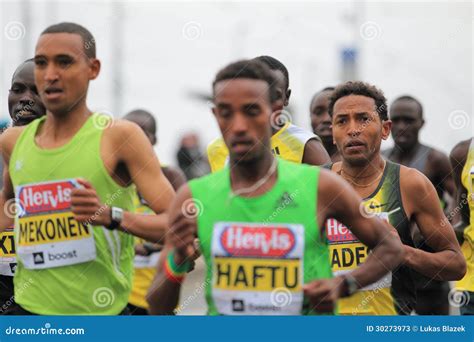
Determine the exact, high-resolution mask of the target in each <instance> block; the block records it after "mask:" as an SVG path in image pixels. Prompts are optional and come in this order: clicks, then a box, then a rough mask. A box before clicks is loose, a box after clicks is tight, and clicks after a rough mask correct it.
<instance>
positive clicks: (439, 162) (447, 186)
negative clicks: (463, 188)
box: [432, 150, 456, 197]
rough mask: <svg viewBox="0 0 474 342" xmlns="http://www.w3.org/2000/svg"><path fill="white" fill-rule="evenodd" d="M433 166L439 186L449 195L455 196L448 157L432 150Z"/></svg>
mask: <svg viewBox="0 0 474 342" xmlns="http://www.w3.org/2000/svg"><path fill="white" fill-rule="evenodd" d="M432 160H433V168H434V169H435V170H436V174H437V177H436V179H437V180H438V182H439V185H438V186H439V187H440V188H441V189H442V190H444V191H446V192H447V193H448V194H449V196H451V197H454V196H455V189H456V187H455V185H454V180H453V173H452V171H453V170H452V168H451V164H450V163H449V159H448V157H447V156H446V155H445V154H444V153H442V152H440V151H436V150H433V157H432Z"/></svg>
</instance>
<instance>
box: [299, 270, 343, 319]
mask: <svg viewBox="0 0 474 342" xmlns="http://www.w3.org/2000/svg"><path fill="white" fill-rule="evenodd" d="M344 284H345V283H344V279H343V278H342V277H335V278H331V279H320V280H315V281H312V282H311V283H308V284H305V285H303V292H304V294H305V296H307V297H308V298H309V302H310V305H311V309H313V310H315V311H317V312H322V313H329V312H333V311H334V309H335V308H336V304H337V300H338V299H339V298H341V296H342V294H343V292H344V286H345V285H344Z"/></svg>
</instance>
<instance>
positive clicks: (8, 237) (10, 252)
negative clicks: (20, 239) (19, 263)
mask: <svg viewBox="0 0 474 342" xmlns="http://www.w3.org/2000/svg"><path fill="white" fill-rule="evenodd" d="M15 270H16V254H15V237H14V232H13V228H7V229H5V231H4V232H3V233H0V275H4V276H10V277H12V276H13V275H14V274H15Z"/></svg>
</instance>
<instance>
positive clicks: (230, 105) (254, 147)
mask: <svg viewBox="0 0 474 342" xmlns="http://www.w3.org/2000/svg"><path fill="white" fill-rule="evenodd" d="M214 94H215V95H214V105H215V107H214V108H213V112H214V114H215V116H216V119H217V123H218V125H219V128H220V130H221V133H222V137H223V138H224V141H225V143H226V145H227V147H228V149H229V153H230V158H231V159H232V160H233V161H238V162H240V163H242V162H243V163H248V162H252V161H254V160H257V159H259V158H261V157H262V156H263V155H264V153H265V149H269V147H270V137H271V126H270V115H271V113H272V106H271V104H270V99H269V87H268V84H267V83H266V82H265V81H262V80H254V79H247V78H237V79H232V80H224V81H221V82H218V83H216V84H215V86H214Z"/></svg>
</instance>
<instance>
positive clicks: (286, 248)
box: [220, 225, 296, 257]
mask: <svg viewBox="0 0 474 342" xmlns="http://www.w3.org/2000/svg"><path fill="white" fill-rule="evenodd" d="M220 241H221V244H222V247H223V248H224V250H225V251H226V252H227V253H229V254H230V255H233V256H255V257H259V256H263V257H285V256H286V255H288V254H289V253H290V252H291V251H292V249H293V248H294V247H295V243H296V239H295V235H294V233H293V231H292V230H291V229H289V228H286V227H276V226H262V227H255V226H252V227H249V226H239V225H230V226H228V227H226V228H225V229H224V231H223V232H222V235H221V237H220Z"/></svg>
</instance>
